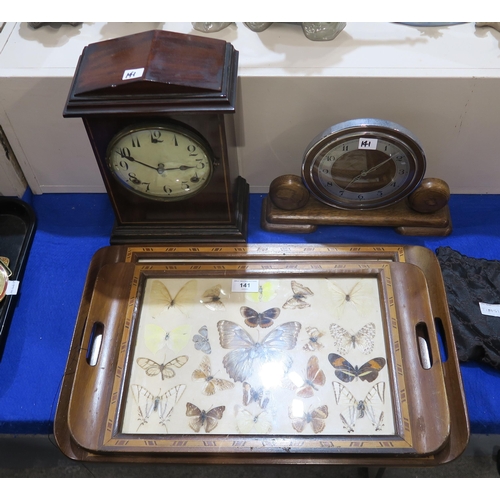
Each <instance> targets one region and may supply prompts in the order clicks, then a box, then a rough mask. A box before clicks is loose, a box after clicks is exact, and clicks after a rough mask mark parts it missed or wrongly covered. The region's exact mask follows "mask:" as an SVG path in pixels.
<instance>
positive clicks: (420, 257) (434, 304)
mask: <svg viewBox="0 0 500 500" xmlns="http://www.w3.org/2000/svg"><path fill="white" fill-rule="evenodd" d="M213 250H214V249H212V248H210V247H208V246H207V247H199V246H198V247H196V248H192V247H182V246H178V247H164V248H161V247H158V248H143V249H141V247H135V248H134V247H108V248H105V249H102V251H99V252H98V254H96V257H95V259H93V261H92V264H91V267H90V268H89V275H88V279H87V284H86V287H85V291H84V295H83V297H82V304H81V308H80V312H79V315H78V321H77V325H76V327H75V336H74V339H73V345H74V346H75V347H77V346H79V345H80V344H81V343H82V341H83V346H85V344H86V342H87V340H88V327H87V329H86V333H85V334H84V332H83V330H82V328H83V325H84V324H85V323H86V322H87V321H88V320H90V319H91V318H90V319H89V317H88V313H89V309H90V310H91V311H94V312H91V315H93V314H95V311H96V310H98V311H102V310H104V309H106V308H107V307H109V303H108V305H106V302H107V300H106V298H107V297H109V300H111V301H113V302H116V301H118V302H116V307H118V309H116V307H114V306H113V308H112V309H113V310H114V312H113V316H114V317H115V319H116V321H117V323H116V325H117V330H120V329H121V326H120V325H123V320H124V319H123V318H124V315H123V314H122V312H123V310H125V309H126V306H125V301H126V299H125V295H126V294H125V295H123V297H122V298H120V297H121V296H122V295H121V294H122V293H123V288H126V286H125V287H121V289H122V292H120V296H118V295H116V293H115V292H113V286H112V285H111V283H115V282H116V281H115V280H116V279H118V280H121V279H124V280H125V281H126V282H127V281H128V282H130V278H129V277H128V276H129V273H130V269H129V268H127V266H118V267H116V266H115V267H116V271H112V269H111V268H112V267H113V266H111V268H110V269H108V270H107V271H105V272H104V274H101V278H99V279H98V281H97V282H98V283H101V285H96V281H95V280H96V276H97V275H98V273H99V269H101V268H102V266H103V265H105V264H106V263H113V262H120V261H130V262H134V261H136V260H137V259H142V258H144V257H147V256H150V257H151V258H154V259H157V258H159V257H160V258H161V257H162V256H163V257H164V258H166V259H167V260H169V259H172V258H174V259H181V260H184V261H187V262H189V261H190V259H192V258H193V256H194V255H196V256H197V257H198V258H203V257H204V256H205V257H207V256H210V255H212V254H213ZM215 250H216V252H217V258H218V259H220V257H221V256H224V257H225V258H226V259H229V262H230V261H231V259H233V258H238V261H240V260H241V258H242V255H245V256H246V257H247V258H248V261H249V262H254V261H262V260H267V259H269V258H271V259H272V258H273V256H276V255H280V256H283V253H285V255H287V257H285V258H286V259H287V260H290V261H292V262H293V261H295V266H297V264H301V265H305V264H307V263H311V262H314V261H315V260H316V261H317V263H318V264H320V262H321V261H324V260H325V259H327V260H328V261H330V262H335V261H338V260H342V261H344V262H349V261H350V262H351V263H352V262H358V264H359V263H360V262H362V261H360V260H359V259H366V258H367V256H368V257H370V256H371V257H372V258H371V259H370V260H373V258H377V259H380V258H382V259H388V260H390V261H393V262H406V264H395V265H394V266H393V267H394V274H393V279H394V285H395V286H396V287H401V288H404V289H408V292H407V295H406V296H407V297H408V300H409V302H408V304H407V305H404V300H406V299H404V298H403V297H402V298H401V299H398V300H399V302H400V304H401V306H402V307H403V308H404V309H411V310H412V315H415V316H413V319H410V318H411V317H412V316H405V317H406V318H407V319H408V321H410V323H414V322H415V318H416V317H420V318H423V317H425V316H426V315H429V316H430V318H431V319H430V323H429V331H430V335H429V339H430V349H431V353H432V357H433V359H434V361H435V365H434V366H433V369H432V370H422V369H421V367H420V369H419V368H418V365H419V364H420V361H419V359H418V356H416V353H417V352H418V347H417V346H416V344H415V342H416V339H415V336H414V335H409V336H406V337H405V339H404V341H403V342H402V343H401V344H400V345H399V346H398V347H397V348H398V349H399V348H402V349H403V350H405V351H406V354H404V359H405V366H404V370H405V373H407V372H406V370H409V371H410V372H411V371H412V370H416V372H415V373H418V374H419V375H418V380H420V382H421V384H419V388H418V389H417V390H416V392H414V393H412V394H410V395H408V397H409V400H410V401H411V400H412V398H415V399H414V400H413V402H412V403H410V406H411V407H414V409H412V416H411V421H412V422H413V423H412V424H411V425H412V429H413V430H412V432H413V436H414V445H416V446H417V450H416V452H415V454H414V455H413V456H407V457H398V458H395V457H391V452H390V451H389V452H387V453H383V454H380V455H378V454H375V455H370V456H363V453H359V452H358V453H352V452H351V451H349V452H347V453H346V452H342V451H340V450H335V451H334V452H333V453H318V454H315V453H312V454H311V453H306V454H304V453H300V452H299V453H293V454H291V455H290V454H288V455H287V454H285V455H283V454H280V453H278V454H276V453H271V454H262V453H260V454H258V455H252V454H251V453H237V454H231V453H218V454H213V453H209V454H208V455H207V454H206V453H203V452H201V453H198V452H195V453H189V454H188V455H185V454H183V453H177V454H175V453H174V455H173V456H172V454H169V453H161V452H160V453H159V454H158V453H156V454H155V453H145V452H142V453H139V454H130V453H127V451H126V446H125V448H124V449H123V450H122V451H120V452H117V453H115V454H113V455H112V456H110V455H108V456H105V455H103V454H102V453H100V452H99V451H97V452H96V451H95V448H94V446H95V445H96V444H97V445H98V444H99V443H98V441H99V439H100V438H99V437H98V436H94V437H92V436H90V435H89V432H88V431H89V430H88V428H87V429H86V424H85V423H83V422H78V414H79V413H81V412H82V411H84V412H85V411H86V409H85V408H82V407H79V406H78V404H79V403H78V401H85V400H88V401H93V400H95V401H96V402H98V407H99V408H96V409H95V412H96V413H95V414H96V415H97V414H99V412H100V411H101V410H103V409H105V407H106V403H104V402H103V397H102V396H103V395H104V394H105V393H107V394H108V400H109V396H110V393H109V392H108V391H109V390H110V389H109V387H110V386H109V383H110V381H111V379H110V378H109V377H110V375H109V373H110V370H111V373H115V371H116V370H117V369H120V370H121V369H122V368H123V367H121V366H120V367H119V368H117V366H116V360H117V359H118V357H117V350H118V340H117V339H114V340H111V339H108V340H107V342H108V344H107V347H106V349H107V350H108V352H107V354H106V355H107V356H111V357H110V358H109V362H108V363H106V365H105V366H106V368H105V369H104V370H101V371H102V372H106V373H107V374H108V375H104V379H103V381H102V382H103V384H104V385H102V387H103V390H104V392H103V393H101V396H100V397H98V398H97V399H95V397H94V396H93V395H92V391H91V389H89V387H92V385H93V384H95V383H97V381H96V379H93V378H92V377H93V376H90V378H89V374H87V373H86V371H87V370H88V369H87V368H86V367H84V368H82V370H83V371H82V372H81V373H84V372H85V375H80V374H79V375H77V376H76V378H75V368H77V366H83V359H84V355H82V354H79V353H78V350H75V349H74V348H73V347H72V351H71V352H70V358H69V359H68V366H67V370H66V376H65V380H64V383H63V389H62V392H61V397H60V400H59V405H58V410H57V414H56V421H55V435H56V439H57V441H58V444H59V446H60V447H61V449H62V450H63V451H64V452H65V453H66V454H67V455H69V456H73V458H77V459H80V460H93V461H106V460H113V461H114V460H118V461H163V462H193V463H200V462H204V461H205V460H210V461H211V462H217V463H246V462H247V463H248V462H250V463H259V462H264V463H287V462H293V463H331V464H358V465H378V466H382V465H407V466H408V465H437V464H439V463H444V462H447V461H449V460H452V459H453V458H455V457H456V456H458V455H459V454H460V453H461V452H462V451H463V449H464V448H465V445H466V444H467V441H468V419H467V413H466V408H465V400H464V395H463V389H462V386H461V379H460V373H459V369H458V362H457V359H456V353H455V349H454V343H453V334H452V331H451V325H450V323H449V317H448V315H447V314H448V313H447V305H446V300H445V296H444V288H443V285H442V279H441V277H440V273H439V267H438V266H437V264H436V261H435V256H434V255H433V254H432V253H431V252H430V251H428V250H426V249H424V248H420V247H397V246H394V247H376V248H375V247H370V246H366V245H363V246H357V247H349V246H328V245H327V246H324V245H322V246H321V247H315V246H314V245H305V246H300V245H285V246H278V245H253V246H249V247H234V246H223V247H218V248H217V249H215ZM221 252H222V253H221ZM297 259H298V260H297ZM346 259H347V260H346ZM292 262H290V264H292ZM411 262H413V263H414V265H411V264H410V263H411ZM137 265H138V264H137ZM436 266H437V267H436ZM316 267H318V266H317V265H316ZM320 267H321V265H320ZM127 269H129V270H127ZM416 271H418V273H420V275H421V277H420V278H419V277H418V273H417V275H415V274H414V273H415V272H416ZM109 272H112V273H115V272H118V274H117V275H116V276H114V277H113V278H112V277H111V275H110V276H107V275H108V274H109ZM105 275H106V276H105ZM120 276H121V277H120ZM410 276H411V280H410V282H411V284H410V285H409V288H408V279H409V277H410ZM111 278H112V279H111ZM422 287H424V289H426V288H428V293H429V296H430V300H429V304H430V305H429V306H428V307H431V309H432V310H429V311H428V312H427V313H425V312H424V311H423V310H422V311H420V312H419V309H418V307H419V306H418V307H417V308H415V307H414V305H413V303H414V298H415V296H422V293H423V295H425V294H426V293H427V292H425V293H424V290H423V288H422ZM96 288H99V289H100V290H99V291H98V292H95V291H94V290H95V289H96ZM94 293H97V295H99V297H97V295H95V297H94V298H91V297H93V295H94ZM403 295H405V294H403ZM398 297H400V294H398ZM91 300H93V301H94V302H93V303H94V304H97V305H94V306H92V305H91V304H90V302H91ZM424 302H425V301H424ZM119 304H121V305H119ZM96 307H97V309H96ZM120 311H122V312H120ZM100 314H101V313H100V312H99V313H98V316H99V315H100ZM433 317H436V318H439V320H440V322H441V323H442V324H443V326H444V332H443V335H444V342H445V344H446V351H447V358H446V359H443V360H442V362H441V361H439V349H438V347H437V338H436V335H435V332H434V326H433V324H432V323H433V322H432V318H433ZM404 321H405V320H404V319H403V323H404ZM407 327H408V325H406V326H403V325H401V328H403V329H405V328H407ZM409 328H411V326H410V327H409ZM82 335H84V338H82ZM113 344H114V346H115V347H111V346H112V345H113ZM113 350H115V351H114V354H113V353H111V352H110V351H113ZM71 353H73V354H71ZM406 363H408V364H409V365H411V364H413V365H414V366H406ZM393 368H396V367H393ZM398 370H399V371H400V370H401V367H399V368H398V369H397V370H396V371H398ZM76 371H77V372H78V371H79V369H77V370H76ZM438 373H441V375H438ZM436 376H438V379H439V376H442V377H443V378H442V384H444V385H443V386H442V387H441V388H440V389H438V390H437V393H440V394H445V396H444V397H443V398H433V399H432V401H429V402H428V403H427V404H425V405H422V404H421V403H422V401H423V400H425V399H426V397H427V396H426V395H425V387H426V386H427V383H428V382H429V377H431V378H433V379H434V382H433V383H432V384H435V383H436V381H437V380H438V379H436V378H435V377H436ZM79 377H81V379H82V380H83V379H84V380H88V381H92V380H93V382H92V383H90V382H89V383H88V384H87V383H86V382H85V383H83V382H78V378H79ZM111 378H112V377H111ZM426 379H427V382H426ZM105 380H107V382H105ZM437 383H438V384H439V382H437ZM79 384H80V385H79ZM81 384H83V385H81ZM432 384H431V385H432ZM99 386H100V387H101V384H99ZM77 387H79V389H76V392H75V388H77ZM105 387H108V389H104V388H105ZM420 389H421V390H422V391H423V392H422V393H421V394H420V395H419V394H418V390H420ZM70 400H71V401H73V403H71V404H70ZM104 400H106V397H104ZM71 405H74V407H73V408H70V407H71ZM435 405H438V406H435ZM424 407H426V408H424ZM76 408H79V409H78V411H77V410H76ZM68 409H69V410H71V411H68ZM415 411H416V412H417V413H415ZM419 412H423V413H419ZM68 413H69V414H70V415H73V417H71V418H72V419H73V420H72V421H71V422H69V423H68V421H67V415H68ZM436 414H439V415H441V417H443V416H446V415H448V420H449V424H446V421H447V418H443V419H440V420H439V422H436V424H439V425H438V426H437V428H440V429H441V430H439V432H437V434H439V435H440V437H441V438H443V436H446V437H445V438H444V440H443V441H442V442H441V445H440V446H438V448H439V449H435V450H434V451H433V452H432V453H430V454H425V453H424V455H425V456H424V455H422V452H424V450H430V449H431V448H432V447H433V446H434V447H436V441H435V438H432V436H433V435H434V436H435V435H436V433H433V431H432V430H431V427H427V428H425V427H423V423H424V422H425V424H426V425H427V426H429V422H430V421H432V419H433V415H436ZM100 418H102V411H101V417H100ZM75 419H76V420H75ZM101 425H102V421H101ZM81 426H83V427H81ZM440 426H441V427H440ZM442 426H444V427H442ZM70 429H71V430H70ZM74 429H81V430H77V434H78V435H79V436H80V438H79V440H80V441H82V442H78V441H79V440H75V436H73V435H72V430H74ZM434 431H436V429H434ZM416 443H417V444H416ZM418 443H421V444H418ZM83 444H84V445H85V446H82V445H83ZM97 448H99V446H97ZM93 449H94V451H92V450H93ZM116 451H118V450H116ZM157 451H158V450H157ZM198 451H199V450H198ZM158 455H160V456H158ZM208 457H210V458H208Z"/></svg>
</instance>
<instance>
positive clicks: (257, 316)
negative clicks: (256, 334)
mask: <svg viewBox="0 0 500 500" xmlns="http://www.w3.org/2000/svg"><path fill="white" fill-rule="evenodd" d="M280 312H281V311H280V308H279V307H272V308H271V309H267V310H266V311H264V312H262V313H258V312H257V311H256V310H255V309H252V308H251V307H246V306H242V307H241V308H240V313H241V315H242V316H243V317H244V318H245V323H246V324H247V325H248V326H249V327H251V328H256V327H257V326H260V327H262V328H268V327H270V326H271V325H272V324H273V323H274V320H275V319H276V318H277V317H278V316H279V315H280Z"/></svg>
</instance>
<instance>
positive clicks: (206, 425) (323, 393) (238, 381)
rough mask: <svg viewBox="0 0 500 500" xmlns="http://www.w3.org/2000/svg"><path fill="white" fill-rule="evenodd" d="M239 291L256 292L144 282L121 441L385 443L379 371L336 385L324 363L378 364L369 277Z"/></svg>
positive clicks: (388, 419) (379, 334)
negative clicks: (253, 438) (254, 438)
mask: <svg viewBox="0 0 500 500" xmlns="http://www.w3.org/2000/svg"><path fill="white" fill-rule="evenodd" d="M255 281H258V283H254V282H255ZM244 283H247V284H248V285H252V284H255V285H258V286H257V289H258V290H259V291H255V292H245V291H244V290H245V289H246V288H240V289H239V288H238V280H236V281H235V280H232V279H229V278H222V279H220V278H206V279H194V280H186V279H156V278H150V279H148V280H147V284H146V287H145V294H144V300H143V304H142V307H141V310H140V313H139V318H138V320H137V322H138V324H139V326H138V330H137V337H136V339H135V343H134V349H133V350H132V351H131V353H132V354H131V357H130V358H129V361H128V362H129V364H130V367H131V368H130V379H129V383H128V391H127V395H126V397H125V400H126V403H125V410H124V419H123V424H122V428H121V431H122V432H123V433H126V434H183V433H187V434H193V433H194V432H196V433H199V432H201V433H202V434H203V433H210V432H211V433H212V434H245V435H246V434H273V435H290V434H299V433H300V434H301V435H314V434H321V435H348V434H351V433H352V435H386V436H387V435H394V434H395V424H394V415H393V408H392V399H391V385H392V383H393V381H391V380H390V379H391V377H390V376H389V372H388V367H387V366H386V365H384V363H383V362H382V363H381V365H380V366H381V368H380V369H378V370H375V371H374V372H373V373H374V376H373V377H369V378H370V380H366V377H365V379H364V378H363V376H362V374H361V373H358V374H357V375H356V376H354V373H353V374H352V376H351V377H350V379H349V380H348V379H344V380H343V381H341V380H340V379H339V378H338V376H337V375H336V370H335V368H334V366H332V364H331V363H330V362H329V355H330V354H331V353H336V354H341V355H343V356H345V359H348V360H349V362H350V363H351V364H352V367H355V366H357V367H360V366H362V365H363V364H364V363H366V362H369V361H370V360H373V358H376V357H377V358H378V357H382V358H383V359H384V362H385V360H386V358H387V346H386V339H385V335H384V324H383V321H382V315H381V314H382V313H381V309H380V296H379V291H378V286H379V285H378V279H377V278H376V277H365V278H337V279H325V278H323V279H318V278H306V277H304V278H299V279H298V281H294V280H290V279H272V280H264V279H260V280H253V281H251V280H250V281H244ZM234 290H236V291H234ZM346 294H347V296H348V297H347V298H346ZM349 294H351V297H352V298H351V297H349ZM200 297H201V299H200ZM170 303H173V305H172V306H171V307H169V306H168V305H167V304H170ZM176 304H177V305H176ZM242 307H247V309H246V310H243V311H242V310H241V308H242ZM273 308H277V309H274V310H273ZM272 310H273V313H272V314H271V311H272ZM264 311H267V316H266V315H265V312H264ZM256 313H260V314H262V313H264V316H260V317H259V316H257V314H256ZM241 330H243V331H244V332H245V333H240V331H241ZM368 330H369V331H368ZM365 331H366V335H364V334H363V332H365ZM247 335H248V336H250V337H251V341H250V342H249V341H248V337H247ZM354 335H356V336H357V339H358V345H355V343H354V342H353V341H352V340H351V338H352V337H353V336H354ZM242 337H244V338H243V339H242ZM257 342H259V343H261V344H260V345H261V346H262V348H261V349H259V348H257V347H256V343H257ZM278 344H280V346H281V348H277V345H278ZM271 351H272V352H271ZM265 357H267V358H268V359H265ZM308 367H309V368H308ZM352 367H351V368H352ZM365 376H366V373H365ZM251 391H254V392H253V393H252V392H251ZM259 392H260V396H257V394H256V393H259ZM251 395H253V396H255V397H250V396H251ZM360 405H363V407H361V406H360ZM202 412H203V414H202Z"/></svg>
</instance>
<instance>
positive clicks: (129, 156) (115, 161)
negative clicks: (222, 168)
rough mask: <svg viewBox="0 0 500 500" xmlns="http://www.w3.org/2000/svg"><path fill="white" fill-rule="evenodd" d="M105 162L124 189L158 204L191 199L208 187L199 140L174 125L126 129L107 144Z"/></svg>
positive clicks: (207, 163)
mask: <svg viewBox="0 0 500 500" xmlns="http://www.w3.org/2000/svg"><path fill="white" fill-rule="evenodd" d="M106 158H107V166H108V168H109V169H110V170H111V171H112V173H113V174H114V175H115V177H116V178H117V179H118V180H119V181H120V183H121V184H122V185H123V186H124V187H125V188H127V189H129V190H130V191H133V192H134V193H136V194H139V195H141V196H144V197H146V198H149V199H154V200H161V201H178V200H180V199H184V198H187V197H190V196H194V195H195V194H197V193H199V192H200V191H201V190H202V189H203V188H204V187H205V186H206V185H207V184H208V182H209V181H210V178H211V176H212V171H213V161H212V155H211V154H210V150H209V147H208V146H207V145H206V144H205V143H204V140H203V138H202V137H200V136H198V135H197V134H196V133H194V132H192V131H191V130H188V129H185V128H182V127H179V126H177V125H144V126H138V127H130V128H127V129H125V130H123V131H121V132H120V133H118V134H117V135H116V136H115V137H114V138H113V139H112V140H111V142H110V144H109V146H108V151H107V156H106Z"/></svg>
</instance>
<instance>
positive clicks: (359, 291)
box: [328, 280, 374, 318]
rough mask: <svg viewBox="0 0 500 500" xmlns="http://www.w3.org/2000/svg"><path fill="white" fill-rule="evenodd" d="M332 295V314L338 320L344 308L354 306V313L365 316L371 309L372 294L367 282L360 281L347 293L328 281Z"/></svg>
mask: <svg viewBox="0 0 500 500" xmlns="http://www.w3.org/2000/svg"><path fill="white" fill-rule="evenodd" d="M328 285H329V288H330V291H331V293H332V301H333V310H332V312H333V314H334V315H335V316H336V317H337V318H340V317H342V315H343V314H344V310H345V308H346V306H350V305H351V306H354V310H355V312H356V313H358V314H360V315H362V316H366V315H367V314H368V313H369V312H370V311H371V309H372V308H373V305H374V303H373V292H372V291H371V286H370V284H369V282H368V281H367V280H360V281H358V282H356V283H355V284H354V286H352V287H351V288H350V289H349V290H348V291H347V292H346V291H344V289H343V288H342V287H340V286H339V285H337V284H336V283H334V282H333V281H330V280H328Z"/></svg>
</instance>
